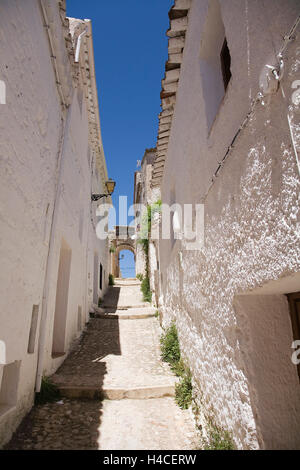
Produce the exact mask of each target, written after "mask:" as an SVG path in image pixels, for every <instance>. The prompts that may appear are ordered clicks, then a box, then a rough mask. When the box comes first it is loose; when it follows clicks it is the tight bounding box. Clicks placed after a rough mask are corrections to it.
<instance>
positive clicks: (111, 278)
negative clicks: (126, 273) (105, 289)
mask: <svg viewBox="0 0 300 470" xmlns="http://www.w3.org/2000/svg"><path fill="white" fill-rule="evenodd" d="M108 285H110V286H114V285H115V278H114V276H113V275H112V274H110V275H109V277H108Z"/></svg>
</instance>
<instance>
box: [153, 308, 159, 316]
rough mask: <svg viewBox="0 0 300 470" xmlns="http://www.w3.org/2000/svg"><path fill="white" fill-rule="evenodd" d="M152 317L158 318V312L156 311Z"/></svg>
mask: <svg viewBox="0 0 300 470" xmlns="http://www.w3.org/2000/svg"><path fill="white" fill-rule="evenodd" d="M154 316H155V318H159V311H158V310H156V312H155V315H154Z"/></svg>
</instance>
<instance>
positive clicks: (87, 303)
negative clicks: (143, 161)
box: [0, 0, 109, 445]
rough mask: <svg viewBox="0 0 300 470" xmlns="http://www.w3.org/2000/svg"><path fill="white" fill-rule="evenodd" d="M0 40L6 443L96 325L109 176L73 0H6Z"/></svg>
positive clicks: (85, 38)
mask: <svg viewBox="0 0 300 470" xmlns="http://www.w3.org/2000/svg"><path fill="white" fill-rule="evenodd" d="M0 35H1V42H0V50H1V65H0V80H1V81H3V82H4V83H5V85H6V104H1V108H0V111H1V113H0V133H1V139H0V141H1V143H0V162H1V185H0V192H1V207H0V214H1V216H0V219H1V222H0V224H1V244H0V252H1V269H0V273H1V274H0V275H1V296H0V298H1V300H0V302H1V308H0V445H3V444H4V443H5V442H7V441H8V440H9V439H10V437H11V435H12V432H13V431H14V430H15V429H16V427H17V425H18V424H19V423H20V421H21V420H22V418H23V417H24V415H25V414H26V413H27V412H28V411H29V410H30V408H31V406H32V404H33V400H34V393H35V391H39V388H40V384H41V379H42V377H43V376H49V375H51V374H52V373H54V372H55V371H56V369H57V368H58V367H59V366H60V365H61V363H62V362H63V361H64V359H65V357H66V355H67V354H68V352H69V351H70V348H71V347H72V343H73V341H74V340H75V339H76V338H78V336H80V334H81V332H82V331H83V329H84V328H85V324H86V322H88V320H89V312H90V310H91V309H92V307H93V304H98V298H99V297H102V296H103V294H104V292H105V290H106V288H107V284H108V274H109V265H108V262H109V260H108V242H107V240H99V239H98V238H97V236H96V225H97V217H96V208H97V203H96V202H93V203H92V202H91V194H92V193H105V192H106V190H105V182H106V181H107V179H108V176H107V169H106V163H105V157H104V152H103V146H102V139H101V128H100V119H99V110H98V97H97V89H96V81H95V66H94V54H93V42H92V28H91V22H90V21H88V20H85V21H82V20H75V19H68V18H66V5H65V1H63V0H62V1H58V0H53V1H44V0H41V1H40V0H26V2H23V1H22V2H21V1H18V0H13V1H11V0H4V2H1V15H0ZM98 204H99V203H98Z"/></svg>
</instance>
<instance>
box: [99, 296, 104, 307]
mask: <svg viewBox="0 0 300 470" xmlns="http://www.w3.org/2000/svg"><path fill="white" fill-rule="evenodd" d="M102 302H103V300H102V299H101V297H99V299H98V307H101V304H102Z"/></svg>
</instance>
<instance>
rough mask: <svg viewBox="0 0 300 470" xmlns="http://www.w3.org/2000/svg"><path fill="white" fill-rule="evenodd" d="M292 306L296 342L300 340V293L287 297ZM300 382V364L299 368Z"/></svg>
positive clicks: (291, 312) (291, 313)
mask: <svg viewBox="0 0 300 470" xmlns="http://www.w3.org/2000/svg"><path fill="white" fill-rule="evenodd" d="M287 298H288V301H289V305H290V315H291V322H292V328H293V336H294V340H295V341H296V340H300V292H294V293H293V294H288V295H287ZM297 368H298V376H299V380H300V364H298V366H297Z"/></svg>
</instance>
